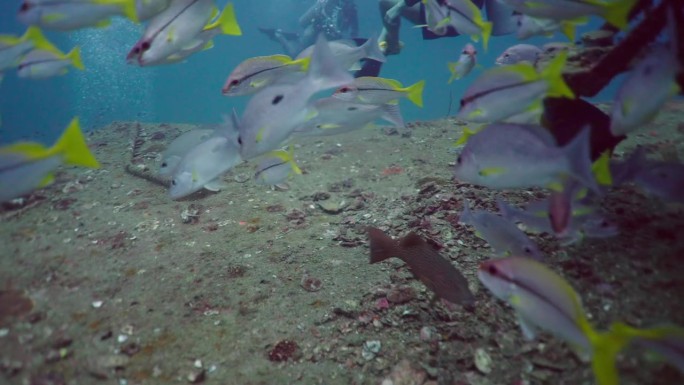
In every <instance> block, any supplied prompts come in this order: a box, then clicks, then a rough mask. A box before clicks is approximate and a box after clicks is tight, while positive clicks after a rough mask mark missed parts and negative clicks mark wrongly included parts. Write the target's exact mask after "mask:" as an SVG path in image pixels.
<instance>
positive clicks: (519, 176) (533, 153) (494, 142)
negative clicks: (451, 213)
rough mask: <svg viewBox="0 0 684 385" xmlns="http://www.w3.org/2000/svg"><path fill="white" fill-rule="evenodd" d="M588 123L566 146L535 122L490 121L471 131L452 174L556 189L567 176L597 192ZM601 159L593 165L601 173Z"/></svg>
mask: <svg viewBox="0 0 684 385" xmlns="http://www.w3.org/2000/svg"><path fill="white" fill-rule="evenodd" d="M589 134H590V131H589V129H588V128H585V129H584V130H582V131H581V132H580V134H579V135H577V136H576V137H575V138H573V140H572V141H571V142H570V143H569V144H568V145H566V146H565V147H558V146H557V145H556V141H555V139H554V137H553V136H552V135H551V134H550V133H549V132H548V131H546V129H544V128H542V127H539V126H531V125H518V124H510V123H496V124H491V125H489V126H487V127H485V128H483V129H482V130H480V131H478V132H477V133H475V134H473V135H471V136H470V137H469V138H468V140H467V142H466V144H465V146H464V147H463V150H462V151H461V153H460V154H459V156H458V158H457V159H456V167H455V168H454V176H455V177H456V178H457V179H459V180H462V181H464V182H468V183H473V184H477V185H480V186H485V187H489V188H493V189H509V188H530V187H547V188H552V189H556V190H559V189H560V187H559V186H562V185H563V182H564V180H565V179H566V178H567V177H572V178H574V179H576V180H578V181H579V182H580V183H581V185H582V186H586V187H589V188H590V189H591V190H593V191H596V192H599V193H600V192H601V188H600V187H599V185H598V183H597V182H596V179H595V178H594V175H593V174H592V164H591V158H590V148H589ZM607 160H608V158H607V157H606V158H604V163H606V164H605V165H602V166H603V167H596V170H597V171H596V172H597V173H598V174H600V175H601V179H602V180H603V178H604V176H603V175H604V174H606V173H608V166H607Z"/></svg>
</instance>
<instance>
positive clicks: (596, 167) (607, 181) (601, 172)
mask: <svg viewBox="0 0 684 385" xmlns="http://www.w3.org/2000/svg"><path fill="white" fill-rule="evenodd" d="M610 156H611V153H610V150H606V151H604V152H602V153H601V156H599V158H598V159H596V161H595V162H594V163H593V164H592V165H591V171H592V173H593V174H594V177H595V178H596V182H598V184H600V185H602V186H612V185H613V177H612V176H611V174H610Z"/></svg>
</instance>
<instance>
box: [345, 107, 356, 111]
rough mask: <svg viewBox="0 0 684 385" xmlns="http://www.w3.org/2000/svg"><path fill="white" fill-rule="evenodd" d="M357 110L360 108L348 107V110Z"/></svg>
mask: <svg viewBox="0 0 684 385" xmlns="http://www.w3.org/2000/svg"><path fill="white" fill-rule="evenodd" d="M356 110H358V108H356V107H349V108H347V111H356Z"/></svg>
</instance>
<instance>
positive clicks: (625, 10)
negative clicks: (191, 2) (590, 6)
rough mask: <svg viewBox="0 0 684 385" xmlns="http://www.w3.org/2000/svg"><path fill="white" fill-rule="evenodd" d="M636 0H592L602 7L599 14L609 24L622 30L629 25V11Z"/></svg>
mask: <svg viewBox="0 0 684 385" xmlns="http://www.w3.org/2000/svg"><path fill="white" fill-rule="evenodd" d="M637 1H638V0H618V1H613V2H610V3H606V2H604V1H601V0H592V1H590V3H594V4H596V5H599V6H601V7H602V10H603V12H601V16H603V18H604V19H606V21H607V22H609V23H610V24H612V25H614V26H616V27H618V28H620V30H624V29H625V28H627V26H628V25H629V13H630V12H631V11H632V8H633V7H634V5H635V4H636V3H637Z"/></svg>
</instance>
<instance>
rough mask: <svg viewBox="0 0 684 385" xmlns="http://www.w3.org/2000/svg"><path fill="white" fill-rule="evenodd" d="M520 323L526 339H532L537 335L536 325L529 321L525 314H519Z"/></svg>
mask: <svg viewBox="0 0 684 385" xmlns="http://www.w3.org/2000/svg"><path fill="white" fill-rule="evenodd" d="M518 323H519V324H520V330H522V333H523V336H524V337H525V339H526V340H528V341H532V340H534V339H535V338H536V337H537V331H536V329H535V327H534V326H533V325H532V323H530V321H527V320H526V319H525V318H524V317H523V316H521V315H520V314H518Z"/></svg>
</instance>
